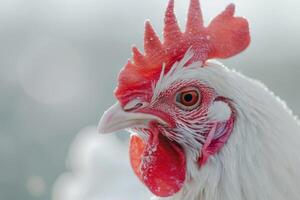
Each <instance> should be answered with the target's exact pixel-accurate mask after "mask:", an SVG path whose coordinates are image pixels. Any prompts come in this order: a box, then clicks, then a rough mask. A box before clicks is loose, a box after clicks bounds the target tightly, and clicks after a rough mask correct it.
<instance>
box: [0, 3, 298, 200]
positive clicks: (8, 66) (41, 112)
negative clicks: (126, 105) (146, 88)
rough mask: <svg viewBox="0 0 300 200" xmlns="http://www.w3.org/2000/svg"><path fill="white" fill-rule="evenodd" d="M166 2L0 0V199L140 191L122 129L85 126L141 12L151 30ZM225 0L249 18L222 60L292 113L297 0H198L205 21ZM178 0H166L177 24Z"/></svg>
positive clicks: (107, 100)
mask: <svg viewBox="0 0 300 200" xmlns="http://www.w3.org/2000/svg"><path fill="white" fill-rule="evenodd" d="M166 2H167V0H151V1H150V0H43V1H40V0H1V1H0V199H1V200H21V199H22V200H29V199H39V200H44V199H45V200H47V199H52V198H53V199H55V200H68V199H70V200H71V199H72V200H84V199H85V200H92V199H98V200H103V199H107V200H113V199H127V198H128V199H142V198H145V197H147V196H149V194H148V192H147V190H146V189H145V188H143V187H142V186H141V185H140V183H138V181H137V179H136V178H135V177H134V176H133V175H132V172H131V169H130V168H129V166H128V160H127V152H126V151H127V145H126V142H124V141H126V138H127V135H126V134H125V133H119V134H118V136H117V137H115V136H99V135H97V134H96V133H95V127H94V126H95V125H96V124H97V122H98V120H99V118H100V115H101V114H102V112H103V111H104V110H105V108H107V107H108V106H109V105H111V104H112V103H113V102H114V101H115V100H114V97H113V93H112V91H113V89H114V87H115V85H116V78H117V74H118V71H119V70H120V68H121V67H122V66H123V64H125V62H126V60H127V58H128V57H130V55H131V53H130V46H131V44H132V43H135V44H137V45H138V46H139V47H142V41H143V37H142V36H143V24H144V20H145V19H151V21H152V23H153V25H154V27H155V28H156V30H157V32H159V33H160V32H161V30H162V22H163V13H164V9H165V5H166ZM230 2H234V3H235V4H236V5H237V15H243V16H247V18H248V19H249V21H250V25H251V35H252V43H251V46H250V47H249V48H248V49H247V51H245V52H244V53H243V54H240V55H238V56H236V57H234V58H231V59H228V60H225V61H223V62H224V63H225V64H226V65H227V66H229V67H230V68H235V69H236V70H238V71H241V72H243V73H244V74H246V75H247V76H250V77H253V78H256V79H259V80H261V81H262V82H264V83H265V84H266V85H267V86H268V87H269V88H270V89H271V90H273V91H274V92H275V93H276V94H277V95H279V96H280V97H281V98H282V99H284V100H285V101H286V102H287V104H288V106H289V107H290V108H291V109H292V110H293V111H294V113H295V114H298V115H299V114H300V103H299V102H300V93H299V84H300V80H299V76H300V66H299V64H298V58H299V57H298V56H300V42H299V40H300V9H299V8H300V1H299V0H285V1H283V0H264V1H261V0H248V1H246V0H232V1H229V0H202V7H203V9H204V15H205V19H206V22H208V21H209V20H210V19H211V18H212V17H213V16H215V15H216V14H217V13H219V12H220V11H221V10H222V9H223V8H224V7H225V6H226V5H227V4H228V3H230ZM187 5H188V1H187V0H177V1H176V10H177V16H178V18H179V21H180V22H181V27H184V22H185V16H186V11H187ZM262 98H263V97H262ZM86 127H88V128H86ZM94 141H95V142H94ZM65 171H70V172H67V173H64V172H65ZM125 180H126V181H125Z"/></svg>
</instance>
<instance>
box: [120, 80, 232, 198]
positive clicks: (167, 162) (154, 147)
mask: <svg viewBox="0 0 300 200" xmlns="http://www.w3.org/2000/svg"><path fill="white" fill-rule="evenodd" d="M194 90H195V91H198V92H199V96H197V95H196V98H197V99H196V100H198V101H195V102H193V103H194V105H192V106H190V105H189V104H188V106H187V107H183V106H182V105H181V104H180V102H181V101H182V99H180V98H178V95H179V94H181V93H182V92H186V91H188V92H189V91H192V93H191V94H194V93H193V91H194ZM136 97H137V96H134V97H133V99H134V98H136ZM133 99H127V98H123V99H122V98H121V99H119V100H120V102H128V101H130V100H133ZM139 99H146V98H145V96H144V97H143V96H139ZM214 101H227V100H226V99H224V98H220V97H218V96H217V94H216V93H215V91H214V90H213V89H212V88H209V87H207V86H205V85H204V84H202V83H200V82H199V81H195V80H194V81H181V82H177V83H174V84H172V85H171V86H170V87H169V88H168V89H167V90H166V91H163V92H161V93H160V94H159V96H158V97H156V99H155V100H154V101H153V102H150V101H149V100H148V102H147V103H149V104H148V106H145V107H141V108H138V107H137V108H135V109H133V110H130V112H137V113H146V114H151V115H155V116H157V117H159V118H161V119H162V120H163V121H165V122H167V123H168V125H162V124H159V123H158V122H156V121H151V122H150V123H149V128H147V129H135V131H136V132H143V133H144V134H146V135H148V139H147V141H144V140H142V139H141V138H140V137H139V136H137V135H134V136H132V137H131V141H130V160H131V164H132V167H133V170H134V172H135V173H136V175H137V176H138V177H139V179H140V180H141V181H142V182H143V183H144V184H145V185H146V186H147V187H148V188H149V189H150V190H151V192H152V193H154V194H155V195H157V196H161V197H167V196H172V195H174V194H175V193H177V192H178V191H179V190H180V189H181V188H182V187H183V185H184V182H185V179H186V174H187V171H186V164H187V163H186V154H185V149H184V148H183V146H184V145H185V144H187V143H188V142H187V141H185V140H184V135H182V134H186V133H184V132H181V131H180V129H179V128H180V127H182V125H184V126H185V127H189V129H190V130H192V131H193V132H194V133H196V134H199V135H201V136H202V137H204V138H206V139H205V140H204V141H199V143H201V144H202V145H200V146H199V147H198V148H199V152H200V155H201V156H200V157H199V158H198V160H199V167H200V166H202V165H204V164H205V162H206V161H207V159H208V158H209V156H210V155H213V154H215V153H217V152H218V151H219V149H220V148H221V147H222V146H223V145H224V143H225V142H226V141H227V139H228V137H229V135H230V133H231V131H232V128H233V124H234V116H233V115H232V117H231V118H230V119H229V120H228V121H227V122H225V123H224V122H222V123H220V124H217V125H216V126H215V129H216V128H222V129H223V130H224V133H223V134H222V135H221V137H219V138H217V139H215V140H213V139H212V136H213V135H209V134H210V133H212V134H214V131H215V130H212V127H213V126H212V125H213V123H210V122H209V119H208V118H207V114H208V109H209V107H210V106H211V105H212V103H213V102H214ZM193 103H192V104H193ZM227 103H229V102H227ZM190 108H191V109H190ZM197 123H199V124H201V123H205V124H207V125H208V126H209V125H210V126H211V128H209V129H207V130H203V129H199V128H198V127H199V126H197ZM177 138H183V139H181V140H179V139H178V140H177ZM195 140H198V139H197V138H195ZM185 146H186V145H185ZM201 146H202V148H201Z"/></svg>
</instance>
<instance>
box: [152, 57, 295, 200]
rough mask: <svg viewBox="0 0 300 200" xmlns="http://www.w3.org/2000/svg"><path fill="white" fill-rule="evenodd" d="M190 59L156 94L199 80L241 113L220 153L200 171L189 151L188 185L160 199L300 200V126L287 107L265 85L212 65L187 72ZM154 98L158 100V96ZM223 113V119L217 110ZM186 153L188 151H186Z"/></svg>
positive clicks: (163, 79) (214, 109)
mask: <svg viewBox="0 0 300 200" xmlns="http://www.w3.org/2000/svg"><path fill="white" fill-rule="evenodd" d="M190 57H191V56H190V54H187V56H186V57H185V58H184V59H183V61H182V62H179V63H175V65H174V66H173V68H172V70H171V71H170V72H169V73H167V74H166V75H165V76H162V77H161V80H160V82H159V83H157V84H156V86H155V88H154V91H155V95H158V94H159V93H160V91H162V90H163V89H164V88H167V87H168V86H170V85H171V84H172V83H173V82H174V81H176V80H180V79H181V80H186V79H197V80H200V81H201V82H203V83H205V84H206V85H208V86H209V87H212V88H214V90H215V91H216V92H217V93H218V95H220V96H224V97H227V98H230V99H232V101H233V103H234V107H235V109H236V111H237V121H236V123H235V127H234V130H233V132H232V134H231V136H230V138H229V140H228V141H227V143H226V144H225V146H224V147H223V148H222V149H221V151H220V152H219V153H217V154H215V155H213V156H211V157H210V159H209V160H208V162H207V163H206V164H205V165H204V166H203V167H202V168H200V169H199V167H198V164H197V163H196V162H195V159H194V156H195V155H192V153H191V152H190V151H188V150H186V152H187V163H188V164H187V165H188V166H187V167H188V170H189V171H188V173H189V174H190V176H188V180H187V181H186V184H185V186H184V188H183V189H182V190H181V191H180V192H179V193H177V194H176V195H175V196H173V197H169V198H158V197H155V198H153V199H157V200H299V199H300V190H299V185H300V156H299V150H300V125H299V121H298V119H297V118H296V117H295V116H294V115H293V114H292V112H291V111H290V110H289V109H288V108H287V106H286V104H285V103H284V102H283V101H282V100H280V98H278V97H276V96H275V95H274V94H273V93H272V92H271V91H269V90H268V89H267V87H266V86H265V85H263V84H262V83H260V82H258V81H256V80H253V79H250V78H247V77H245V76H243V75H241V74H240V73H238V72H235V71H233V70H229V69H228V68H226V67H224V66H223V65H221V64H220V63H218V62H215V61H209V62H207V64H208V66H206V67H200V65H201V64H200V63H193V64H191V66H189V67H183V66H184V64H185V63H186V62H187V61H188V60H189V59H190ZM154 98H155V97H154ZM220 110H221V112H220V113H221V114H219V112H218V111H220ZM228 114H229V113H228V110H227V108H226V106H225V105H222V104H219V103H218V104H214V105H213V107H212V108H211V109H210V117H212V118H214V119H219V120H224V119H226V118H227V117H228ZM185 148H186V149H187V147H185Z"/></svg>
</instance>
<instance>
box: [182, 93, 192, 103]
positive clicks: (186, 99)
mask: <svg viewBox="0 0 300 200" xmlns="http://www.w3.org/2000/svg"><path fill="white" fill-rule="evenodd" d="M183 98H184V101H186V102H190V101H192V100H193V95H192V94H186V95H184V97H183Z"/></svg>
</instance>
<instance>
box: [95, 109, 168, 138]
mask: <svg viewBox="0 0 300 200" xmlns="http://www.w3.org/2000/svg"><path fill="white" fill-rule="evenodd" d="M153 120H155V121H157V122H158V123H161V124H167V123H166V122H165V121H163V120H162V119H161V118H159V117H157V116H154V115H151V114H145V113H134V112H126V111H124V110H123V109H122V107H121V106H120V104H119V103H116V104H114V105H113V106H111V107H110V108H109V109H108V110H107V111H105V112H104V114H103V116H102V117H101V119H100V122H99V124H98V132H99V133H112V132H115V131H118V130H122V129H125V128H133V127H135V128H137V127H140V128H146V127H147V125H148V123H149V122H150V121H153Z"/></svg>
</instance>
